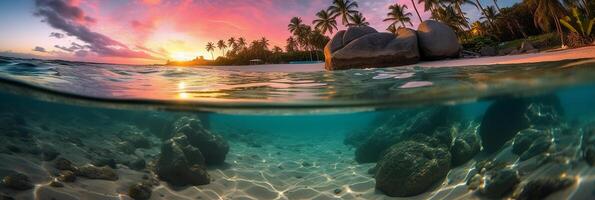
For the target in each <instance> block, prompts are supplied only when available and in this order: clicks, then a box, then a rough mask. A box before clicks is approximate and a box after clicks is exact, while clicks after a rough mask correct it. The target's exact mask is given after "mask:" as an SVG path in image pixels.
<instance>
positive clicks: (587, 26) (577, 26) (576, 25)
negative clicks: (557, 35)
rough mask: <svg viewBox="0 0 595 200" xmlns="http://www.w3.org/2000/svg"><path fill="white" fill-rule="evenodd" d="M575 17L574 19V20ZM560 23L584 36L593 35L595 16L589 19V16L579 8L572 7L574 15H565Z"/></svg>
mask: <svg viewBox="0 0 595 200" xmlns="http://www.w3.org/2000/svg"><path fill="white" fill-rule="evenodd" d="M573 19H574V20H573ZM560 23H561V24H562V25H563V26H564V27H566V28H567V29H568V30H570V31H571V32H573V33H577V34H579V35H580V36H582V37H586V38H588V37H591V35H592V34H593V32H592V30H593V24H594V23H595V17H594V18H592V19H589V18H588V17H587V16H585V15H583V14H581V13H580V12H579V10H578V8H576V7H573V8H572V17H570V16H565V17H564V18H562V19H560Z"/></svg>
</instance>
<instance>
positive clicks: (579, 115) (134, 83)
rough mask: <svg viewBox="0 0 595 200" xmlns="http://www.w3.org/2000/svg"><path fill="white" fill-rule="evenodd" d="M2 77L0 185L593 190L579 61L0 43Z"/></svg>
mask: <svg viewBox="0 0 595 200" xmlns="http://www.w3.org/2000/svg"><path fill="white" fill-rule="evenodd" d="M289 66H293V67H295V66H297V65H288V67H289ZM0 87H1V88H2V89H1V90H0V100H1V101H2V104H0V124H2V125H1V126H0V138H1V140H0V141H1V142H0V161H1V162H0V177H2V186H1V187H0V195H2V196H3V198H14V199H129V198H134V199H409V198H411V199H499V198H512V199H542V198H548V199H593V198H595V190H594V189H593V188H595V187H594V186H595V168H593V165H594V164H595V105H593V99H594V98H595V61H593V60H567V61H560V62H548V63H533V64H522V65H495V66H469V67H457V68H421V67H411V68H386V69H365V70H348V71H339V72H325V71H319V72H283V71H266V70H261V71H251V70H247V69H242V68H238V69H234V70H230V69H229V68H218V67H205V68H180V67H163V66H127V65H108V64H94V63H75V62H66V61H43V60H25V59H16V58H4V57H3V58H0Z"/></svg>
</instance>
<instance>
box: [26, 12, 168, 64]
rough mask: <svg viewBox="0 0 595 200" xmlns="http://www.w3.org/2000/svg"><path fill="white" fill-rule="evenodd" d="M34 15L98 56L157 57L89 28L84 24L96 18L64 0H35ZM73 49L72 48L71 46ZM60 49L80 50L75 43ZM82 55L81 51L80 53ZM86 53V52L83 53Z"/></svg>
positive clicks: (93, 21) (92, 21)
mask: <svg viewBox="0 0 595 200" xmlns="http://www.w3.org/2000/svg"><path fill="white" fill-rule="evenodd" d="M35 5H36V11H35V15H36V16H39V17H41V18H43V21H44V22H46V23H48V24H49V25H50V26H51V27H53V28H55V29H58V30H61V31H64V32H65V33H66V34H68V35H70V36H74V37H76V38H77V39H79V40H81V41H83V42H85V43H87V44H88V45H85V46H84V48H85V49H88V50H89V51H91V52H94V53H96V54H98V55H99V56H108V57H127V58H145V59H157V58H155V57H153V56H151V55H150V54H148V53H146V52H144V51H135V50H132V49H130V48H128V47H127V46H126V45H124V44H123V43H120V42H118V41H116V40H114V39H112V38H110V37H108V36H106V35H103V34H101V33H98V32H94V31H92V30H90V29H89V28H88V27H87V26H86V25H87V24H89V23H95V22H96V20H95V19H94V18H91V17H89V16H86V15H85V14H84V12H83V11H82V10H81V9H80V8H78V7H76V6H73V5H71V4H70V2H67V1H66V0H36V1H35ZM79 46H81V45H79ZM73 47H74V48H75V49H72V48H73ZM56 48H60V49H62V50H65V49H68V50H71V51H70V52H72V51H75V50H81V49H80V48H79V47H77V46H76V45H72V46H71V47H66V48H63V47H56ZM81 55H82V53H81ZM85 55H86V54H85Z"/></svg>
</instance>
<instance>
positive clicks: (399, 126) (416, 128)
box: [355, 107, 458, 163]
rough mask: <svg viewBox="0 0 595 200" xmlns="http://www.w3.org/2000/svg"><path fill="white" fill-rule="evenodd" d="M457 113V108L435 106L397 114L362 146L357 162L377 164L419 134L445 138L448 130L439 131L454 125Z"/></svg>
mask: <svg viewBox="0 0 595 200" xmlns="http://www.w3.org/2000/svg"><path fill="white" fill-rule="evenodd" d="M457 113H458V111H457V109H455V108H453V107H432V108H424V109H414V110H408V111H403V112H398V113H395V114H394V115H392V116H391V117H389V118H388V119H386V122H385V123H384V124H383V125H381V126H380V127H378V128H376V129H375V130H374V131H373V132H372V133H371V134H370V135H369V136H368V137H367V138H365V139H364V140H363V141H362V142H361V143H360V144H359V146H358V147H357V149H356V151H355V160H356V161H357V162H359V163H370V162H376V161H377V160H378V159H379V158H381V157H382V153H383V152H384V151H385V150H386V149H388V148H389V147H391V146H392V145H394V144H396V143H398V142H399V141H403V140H407V139H411V138H412V137H415V136H416V135H420V134H421V135H430V136H432V137H436V138H437V137H440V136H441V135H442V136H449V135H448V134H449V133H450V132H449V131H448V129H446V130H440V131H437V130H438V129H439V128H444V127H448V126H449V125H450V124H451V123H452V122H454V121H455V120H456V119H457V118H458V114H457ZM445 140H448V139H445ZM449 142H450V141H445V142H444V143H449ZM447 146H448V145H447Z"/></svg>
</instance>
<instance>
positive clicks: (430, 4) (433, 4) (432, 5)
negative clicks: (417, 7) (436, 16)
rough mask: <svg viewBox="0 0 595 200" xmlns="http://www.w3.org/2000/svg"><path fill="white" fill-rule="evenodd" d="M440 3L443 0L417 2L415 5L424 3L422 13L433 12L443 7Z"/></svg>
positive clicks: (421, 0)
mask: <svg viewBox="0 0 595 200" xmlns="http://www.w3.org/2000/svg"><path fill="white" fill-rule="evenodd" d="M442 1H444V0H418V2H417V3H422V2H423V3H424V11H428V10H429V11H430V12H432V13H433V12H434V10H436V9H438V8H441V7H442V6H443V4H442Z"/></svg>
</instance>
